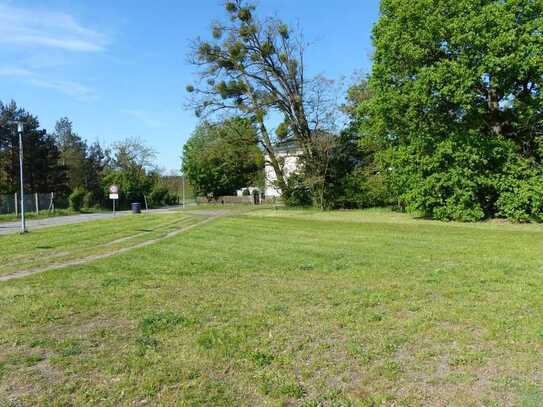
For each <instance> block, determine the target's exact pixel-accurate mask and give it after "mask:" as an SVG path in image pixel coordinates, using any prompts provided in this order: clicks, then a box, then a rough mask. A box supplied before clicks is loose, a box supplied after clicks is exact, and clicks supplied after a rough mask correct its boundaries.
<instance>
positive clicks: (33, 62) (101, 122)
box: [0, 0, 379, 170]
mask: <svg viewBox="0 0 543 407" xmlns="http://www.w3.org/2000/svg"><path fill="white" fill-rule="evenodd" d="M256 3H257V5H258V10H259V11H258V12H259V14H260V15H277V16H279V17H280V18H282V19H284V20H285V21H287V22H289V23H291V24H293V23H299V24H300V26H301V27H302V28H303V31H304V34H305V37H306V39H307V40H309V41H310V42H311V43H312V46H311V47H310V48H309V49H308V52H307V60H306V62H307V66H308V71H309V72H311V73H314V74H324V75H325V76H327V77H329V78H331V79H335V80H338V81H339V80H341V79H342V78H346V79H347V80H348V79H349V78H350V77H351V76H352V75H353V73H355V72H356V71H358V72H362V73H366V72H368V71H369V69H370V66H371V52H372V46H371V39H370V37H371V29H372V26H373V24H374V23H375V21H376V20H377V17H378V8H379V4H378V3H379V1H378V0H362V1H361V0H335V1H329V0H328V1H324V0H296V1H293V0H290V1H289V0H260V1H257V2H256ZM223 16H224V13H223V8H222V1H221V0H199V1H193V0H183V1H173V0H169V1H168V0H154V1H152V2H149V1H141V0H115V1H111V0H108V1H105V0H93V1H75V0H47V1H43V0H41V1H36V0H28V1H26V0H20V1H15V0H12V1H9V0H8V1H6V0H0V100H1V101H3V102H7V101H9V100H11V99H14V100H15V101H16V102H17V103H18V104H19V105H20V106H22V107H24V108H26V109H27V110H29V111H30V112H32V113H33V114H35V115H37V116H38V117H39V119H40V122H41V125H42V127H44V128H46V129H48V130H52V129H53V127H54V123H55V121H56V120H57V119H58V118H60V117H62V116H68V117H69V118H70V119H71V120H72V121H73V123H74V127H75V129H76V131H77V132H78V133H79V134H80V135H81V136H82V137H83V138H85V139H87V140H89V141H90V142H92V141H94V140H99V141H100V142H101V143H103V144H105V145H109V144H111V143H113V142H115V141H116V140H121V139H124V138H127V137H140V138H142V139H144V140H145V141H146V142H147V144H149V145H150V146H152V147H153V148H154V149H155V150H156V151H157V156H158V160H157V161H158V164H159V166H160V167H162V168H164V169H165V170H178V169H179V166H180V155H181V148H182V145H183V144H184V142H185V141H186V140H187V138H188V137H189V136H190V133H191V132H192V130H193V129H194V127H195V125H196V124H197V119H196V118H195V117H194V114H193V112H191V111H187V110H185V108H184V103H185V98H186V92H185V86H186V85H187V84H188V83H190V82H192V79H193V78H194V73H195V71H194V68H193V67H192V66H190V65H189V64H188V63H187V62H186V59H187V55H188V52H189V48H190V47H189V45H190V41H191V39H194V38H195V37H197V36H201V37H204V38H208V37H209V28H210V26H211V23H212V21H213V20H214V19H218V18H219V19H220V18H222V17H223Z"/></svg>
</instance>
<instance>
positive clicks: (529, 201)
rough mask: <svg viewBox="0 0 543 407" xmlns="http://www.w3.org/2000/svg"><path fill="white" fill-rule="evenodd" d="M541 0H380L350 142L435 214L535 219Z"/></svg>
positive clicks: (411, 202)
mask: <svg viewBox="0 0 543 407" xmlns="http://www.w3.org/2000/svg"><path fill="white" fill-rule="evenodd" d="M542 9H543V3H542V2H541V1H538V0H504V1H502V0H499V1H498V0H476V1H474V0H455V1H450V0H440V1H433V0H383V1H382V2H381V17H380V19H379V22H378V24H377V25H376V27H375V29H374V44H375V60H374V64H373V68H372V74H371V76H370V79H369V92H370V94H371V97H370V98H369V99H368V100H366V101H364V102H362V103H361V104H360V106H359V109H358V115H359V116H358V121H359V122H360V123H361V126H360V134H361V146H362V148H363V149H368V148H369V149H375V148H377V150H378V154H377V155H376V157H375V160H376V161H375V162H376V163H378V164H379V166H380V171H381V172H382V173H385V174H387V179H388V181H389V186H390V188H391V190H392V191H393V196H394V197H395V200H397V201H398V202H399V203H400V205H401V206H402V207H405V208H406V209H407V210H408V211H410V212H413V213H419V214H422V215H425V216H431V217H434V218H440V219H461V220H479V219H483V218H486V217H489V216H505V217H509V218H513V219H523V220H525V219H529V218H539V219H543V206H542V201H543V184H542V180H543V179H542V169H541V160H542V153H543V148H542V147H543V138H542V136H543V104H542V97H541V85H542V81H543V36H542V31H541V27H543V19H542V13H541V12H542Z"/></svg>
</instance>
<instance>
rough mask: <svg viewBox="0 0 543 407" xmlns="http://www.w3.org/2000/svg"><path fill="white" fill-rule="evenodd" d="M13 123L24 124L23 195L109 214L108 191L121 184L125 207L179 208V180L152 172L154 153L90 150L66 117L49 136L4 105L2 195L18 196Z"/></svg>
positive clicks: (123, 145)
mask: <svg viewBox="0 0 543 407" xmlns="http://www.w3.org/2000/svg"><path fill="white" fill-rule="evenodd" d="M14 121H22V122H23V124H24V132H23V135H22V140H23V152H24V154H23V155H24V168H23V169H24V182H25V186H24V189H25V193H34V192H54V194H55V197H56V205H55V206H56V207H58V206H59V205H62V204H64V205H66V203H68V204H69V205H70V207H71V208H72V209H75V210H80V209H81V208H83V207H84V208H91V207H100V206H102V207H106V208H110V207H111V202H110V201H109V199H108V193H107V189H108V187H109V186H110V185H111V184H117V185H119V186H120V187H121V196H120V198H121V199H120V202H119V204H120V206H121V207H126V206H127V205H128V204H129V203H130V202H132V201H135V202H140V203H144V201H145V197H148V198H150V199H149V201H150V204H151V205H153V206H155V207H156V206H162V205H168V204H173V203H177V193H178V191H180V179H171V180H170V182H163V177H162V176H161V175H160V173H159V172H158V171H157V170H156V168H155V166H154V162H153V160H154V153H153V152H152V150H151V149H150V148H149V147H147V146H146V145H145V143H143V142H141V141H139V140H135V139H127V140H125V141H123V142H120V143H117V144H115V145H113V146H112V149H106V150H104V149H103V148H102V146H101V145H100V144H99V143H98V142H94V143H93V144H91V145H88V144H87V142H86V140H84V139H83V138H81V137H80V136H79V135H78V134H77V133H76V132H75V131H74V130H73V126H72V122H71V121H70V120H69V119H68V118H66V117H64V118H61V119H60V120H58V121H57V123H56V125H55V131H54V133H52V134H48V133H47V131H46V130H43V129H40V128H39V127H40V125H39V121H38V119H37V117H35V116H32V115H30V114H29V113H27V112H26V111H25V110H24V109H21V108H19V107H17V105H16V104H15V102H11V103H10V104H7V105H4V104H2V103H1V102H0V194H7V193H9V194H12V193H14V192H17V191H18V190H19V158H18V155H19V143H18V135H17V132H16V126H15V125H14V124H13V122H14ZM176 184H179V185H176ZM164 189H165V190H164ZM150 195H153V196H152V197H150ZM66 198H68V199H66ZM64 202H66V203H64Z"/></svg>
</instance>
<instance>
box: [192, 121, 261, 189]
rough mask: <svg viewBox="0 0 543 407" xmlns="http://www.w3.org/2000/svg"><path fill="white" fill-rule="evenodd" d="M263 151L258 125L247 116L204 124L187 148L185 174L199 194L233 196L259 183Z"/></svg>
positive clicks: (196, 131)
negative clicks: (259, 142)
mask: <svg viewBox="0 0 543 407" xmlns="http://www.w3.org/2000/svg"><path fill="white" fill-rule="evenodd" d="M263 164H264V160H263V154H262V151H261V150H260V149H259V148H258V145H257V135H256V130H255V128H254V126H253V125H252V124H251V123H250V122H249V121H248V120H247V119H243V118H232V119H228V120H225V121H223V122H221V123H218V124H211V123H208V122H203V123H201V124H200V125H199V126H198V128H197V129H196V130H195V131H194V133H193V134H192V136H191V138H190V139H189V140H188V141H187V143H186V144H185V146H184V149H183V167H182V171H183V174H185V175H186V177H187V178H188V180H189V182H190V184H191V185H192V187H193V188H194V191H195V193H196V194H197V195H200V196H209V195H211V196H214V197H218V196H221V195H232V194H234V193H235V192H236V190H238V189H241V188H244V187H248V186H252V185H254V184H255V183H257V182H258V178H259V177H260V176H261V173H262V171H263Z"/></svg>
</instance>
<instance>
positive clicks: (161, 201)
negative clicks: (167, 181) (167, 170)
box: [149, 185, 177, 207]
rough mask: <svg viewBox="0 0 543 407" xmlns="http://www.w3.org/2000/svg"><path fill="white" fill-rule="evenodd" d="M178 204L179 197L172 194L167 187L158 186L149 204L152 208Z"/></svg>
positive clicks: (150, 196) (151, 195) (153, 191)
mask: <svg viewBox="0 0 543 407" xmlns="http://www.w3.org/2000/svg"><path fill="white" fill-rule="evenodd" d="M176 203H177V196H176V195H175V194H172V193H170V191H169V190H168V188H167V187H165V186H160V185H157V186H155V187H154V188H153V190H152V191H151V194H150V195H149V204H150V205H151V206H154V207H157V206H164V205H174V204H176Z"/></svg>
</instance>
